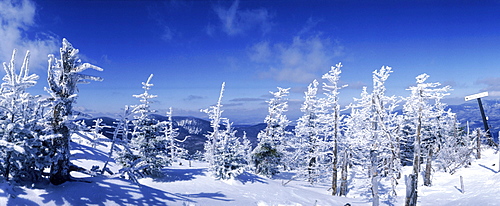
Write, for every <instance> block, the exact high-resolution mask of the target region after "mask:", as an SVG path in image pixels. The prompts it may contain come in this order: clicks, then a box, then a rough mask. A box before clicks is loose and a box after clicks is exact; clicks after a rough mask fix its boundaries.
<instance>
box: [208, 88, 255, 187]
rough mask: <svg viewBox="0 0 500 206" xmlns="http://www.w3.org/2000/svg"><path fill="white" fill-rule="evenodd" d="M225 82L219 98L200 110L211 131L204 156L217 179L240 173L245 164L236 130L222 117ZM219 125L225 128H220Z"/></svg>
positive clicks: (242, 149)
mask: <svg viewBox="0 0 500 206" xmlns="http://www.w3.org/2000/svg"><path fill="white" fill-rule="evenodd" d="M224 86H225V83H222V88H221V92H220V95H219V100H218V101H217V104H216V105H215V106H211V107H210V108H209V109H205V110H202V112H205V113H207V114H208V116H209V118H210V124H211V126H212V129H213V132H210V133H209V134H208V135H207V139H208V140H207V142H206V143H205V158H206V159H207V160H208V162H209V167H208V169H209V171H210V172H212V174H213V175H214V176H215V177H216V178H218V179H231V178H234V177H236V176H238V175H239V174H241V173H242V172H243V171H244V169H245V168H246V166H247V164H248V163H247V162H246V157H245V149H246V148H245V147H243V145H242V143H241V141H240V139H239V138H238V137H236V131H235V130H233V128H232V124H231V123H230V122H229V120H228V119H226V118H222V112H223V110H222V104H221V102H222V96H223V93H224ZM221 125H222V126H224V127H225V129H221Z"/></svg>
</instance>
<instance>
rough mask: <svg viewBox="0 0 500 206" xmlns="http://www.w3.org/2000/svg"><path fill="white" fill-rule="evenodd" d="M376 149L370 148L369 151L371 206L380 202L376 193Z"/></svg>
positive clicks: (376, 205) (375, 205)
mask: <svg viewBox="0 0 500 206" xmlns="http://www.w3.org/2000/svg"><path fill="white" fill-rule="evenodd" d="M377 155H378V154H377V151H376V150H371V151H370V163H371V164H370V176H371V183H372V188H371V189H372V198H373V199H372V205H373V206H378V205H379V202H380V200H379V199H380V197H379V195H378V171H377V168H378V166H377V165H378V157H377Z"/></svg>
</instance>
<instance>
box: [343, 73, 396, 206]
mask: <svg viewBox="0 0 500 206" xmlns="http://www.w3.org/2000/svg"><path fill="white" fill-rule="evenodd" d="M391 73H392V69H391V68H390V67H382V68H381V69H379V70H375V71H374V72H373V91H372V93H371V94H370V93H368V92H367V90H366V87H365V88H364V89H363V91H362V93H361V98H359V99H355V101H356V102H357V103H356V104H351V105H350V106H349V108H350V109H351V115H350V116H349V117H348V118H346V123H345V124H346V125H345V126H346V132H345V135H346V139H347V142H348V147H349V150H350V151H351V152H352V153H353V156H354V157H355V158H354V159H355V161H357V162H356V163H357V164H360V165H364V167H365V168H367V169H368V174H369V176H370V183H369V184H368V185H370V189H371V191H372V195H373V198H372V203H373V205H378V204H379V188H378V187H379V180H380V178H381V177H387V178H389V179H390V180H391V183H392V190H391V192H390V194H389V196H395V195H396V194H395V187H396V185H397V179H399V176H400V160H399V156H398V154H399V139H398V133H399V132H398V131H399V127H398V125H399V116H398V115H397V113H396V112H395V111H394V110H395V108H396V107H397V106H398V102H399V101H398V99H397V98H396V97H395V96H391V97H388V96H386V95H385V91H386V89H385V81H386V80H387V78H388V77H389V76H390V74H391ZM344 187H345V186H344Z"/></svg>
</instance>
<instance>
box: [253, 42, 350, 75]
mask: <svg viewBox="0 0 500 206" xmlns="http://www.w3.org/2000/svg"><path fill="white" fill-rule="evenodd" d="M342 54H343V47H342V46H340V45H339V44H338V43H336V42H334V41H332V40H331V39H329V38H323V37H321V35H315V36H310V37H306V38H303V37H301V36H295V37H293V40H292V41H291V42H290V43H276V44H273V45H271V44H270V43H268V42H259V43H257V44H255V45H254V46H253V47H251V48H250V49H249V55H248V56H249V58H250V60H252V61H254V62H255V63H265V65H266V66H268V69H267V70H266V71H263V72H261V73H260V77H261V78H271V79H275V80H278V81H290V82H299V83H307V82H310V81H312V80H313V79H314V78H317V77H318V76H319V75H320V74H321V73H322V72H325V71H328V68H329V67H330V66H331V65H332V64H334V61H333V60H334V58H335V57H339V56H341V55H342Z"/></svg>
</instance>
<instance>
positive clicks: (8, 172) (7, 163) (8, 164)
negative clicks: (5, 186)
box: [3, 151, 12, 181]
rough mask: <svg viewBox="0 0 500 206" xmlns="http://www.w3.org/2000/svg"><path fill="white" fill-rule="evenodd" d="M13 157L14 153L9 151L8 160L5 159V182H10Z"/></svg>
mask: <svg viewBox="0 0 500 206" xmlns="http://www.w3.org/2000/svg"><path fill="white" fill-rule="evenodd" d="M11 156H12V152H11V151H8V152H7V158H6V159H5V173H4V175H3V176H4V177H5V180H6V181H9V175H10V165H11V164H10V158H11Z"/></svg>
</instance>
